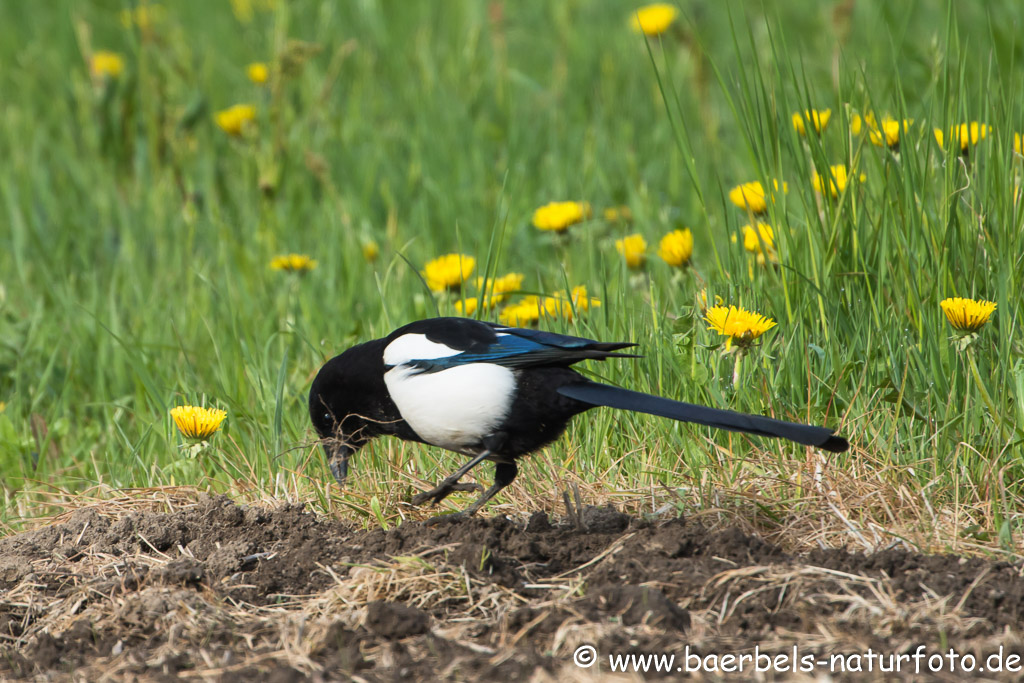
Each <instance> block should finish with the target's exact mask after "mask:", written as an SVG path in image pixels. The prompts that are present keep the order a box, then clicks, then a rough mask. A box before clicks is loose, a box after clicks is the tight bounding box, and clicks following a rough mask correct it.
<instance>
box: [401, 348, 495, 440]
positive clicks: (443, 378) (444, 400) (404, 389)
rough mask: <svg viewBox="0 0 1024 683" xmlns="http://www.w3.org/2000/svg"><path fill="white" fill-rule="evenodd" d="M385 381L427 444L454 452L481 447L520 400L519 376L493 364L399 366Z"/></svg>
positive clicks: (402, 410)
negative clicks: (517, 390) (426, 368)
mask: <svg viewBox="0 0 1024 683" xmlns="http://www.w3.org/2000/svg"><path fill="white" fill-rule="evenodd" d="M384 383H385V384H386V385H387V387H388V392H389V393H390V394H391V400H393V401H394V402H395V405H396V406H398V410H399V412H400V413H401V414H402V418H403V419H405V421H406V422H407V423H409V426H410V427H412V428H413V431H415V432H416V433H417V434H418V435H419V437H420V438H421V439H423V440H424V441H426V442H427V443H430V444H434V445H435V446H441V447H442V448H447V449H449V450H453V451H464V450H465V449H467V448H471V447H477V446H479V445H480V441H481V440H482V439H483V438H484V437H486V436H487V435H489V434H491V433H493V432H494V430H495V429H496V428H497V427H498V426H499V425H500V424H501V423H502V421H503V420H504V419H505V416H506V415H507V414H508V411H509V408H510V407H511V406H512V400H513V398H514V397H515V375H514V374H513V372H512V371H511V370H509V369H508V368H505V367H502V366H500V365H494V364H492V363H472V364H470V365H462V366H458V367H454V368H449V369H447V370H441V371H439V372H419V371H418V370H417V369H416V368H411V367H409V366H405V365H398V366H396V367H393V368H391V369H390V370H388V371H387V372H386V373H385V374H384Z"/></svg>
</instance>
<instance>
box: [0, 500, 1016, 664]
mask: <svg viewBox="0 0 1024 683" xmlns="http://www.w3.org/2000/svg"><path fill="white" fill-rule="evenodd" d="M580 519H581V520H582V521H581V522H580V528H577V527H574V526H571V525H569V524H568V523H556V522H553V521H552V520H549V519H548V518H547V517H546V516H545V515H542V514H536V515H534V516H533V517H531V518H530V519H529V521H528V522H513V521H509V520H507V519H504V518H490V519H488V518H480V517H477V518H471V519H463V520H457V521H451V522H443V523H440V524H436V525H434V526H428V525H424V524H421V523H411V522H410V523H406V524H403V525H402V526H400V527H398V528H395V529H391V530H387V531H384V530H380V529H377V530H371V531H363V530H359V529H356V528H354V527H352V526H350V525H347V524H345V523H342V522H339V521H336V520H331V519H325V518H322V517H317V516H314V515H312V514H309V513H307V512H305V511H304V510H303V509H302V508H301V507H296V506H291V507H281V508H279V509H276V510H263V509H257V508H242V507H239V506H236V505H235V504H234V503H232V502H231V501H230V500H228V499H227V498H224V497H219V498H204V499H203V500H201V501H200V502H199V503H197V504H194V505H191V506H188V507H186V508H184V509H180V510H177V511H175V512H172V513H154V512H132V513H129V514H126V515H124V516H122V517H120V518H112V517H111V516H109V515H106V514H101V513H100V512H98V511H97V510H95V509H83V510H80V511H78V512H76V513H75V514H74V515H73V516H71V518H70V519H69V520H68V521H66V522H64V523H61V524H56V525H53V526H48V527H43V528H40V529H38V530H35V531H31V532H27V533H22V534H18V535H15V536H11V537H8V538H4V539H0V678H3V679H5V680H10V679H32V678H44V679H47V680H96V679H98V678H99V677H101V676H103V675H107V676H109V677H114V678H128V679H132V680H171V679H177V678H179V677H186V678H197V679H207V680H272V681H291V680H306V679H307V678H313V679H316V680H339V679H340V680H345V679H348V678H349V677H351V676H357V677H359V678H362V679H364V680H394V679H399V678H401V679H411V680H420V679H434V678H443V679H462V680H475V679H479V678H484V679H498V680H507V681H519V680H565V679H566V678H567V677H572V678H573V679H575V680H579V679H581V678H591V677H599V676H601V675H607V674H609V673H610V672H611V668H610V664H609V661H608V655H610V654H627V653H638V652H642V653H665V654H674V655H676V656H677V657H678V658H679V659H678V661H677V662H676V666H679V665H682V663H683V662H682V657H683V655H684V652H685V650H684V648H686V647H687V646H688V647H689V648H690V649H689V652H691V653H696V654H697V655H699V656H701V657H705V656H707V655H711V654H718V655H724V654H727V653H734V654H737V655H739V654H742V653H754V652H755V649H754V648H755V646H756V647H757V648H758V650H757V652H761V653H768V654H770V655H773V656H774V655H775V654H779V653H789V652H791V651H792V648H793V647H799V648H800V655H805V654H813V655H815V657H817V658H818V659H824V658H828V657H830V656H831V655H834V654H855V653H864V652H866V651H867V648H869V647H870V648H872V649H873V651H874V652H881V653H883V654H885V655H888V654H901V653H913V652H915V649H916V648H917V647H918V646H919V645H924V646H925V647H926V648H927V649H928V652H929V653H930V654H931V653H945V652H946V651H947V650H948V649H949V648H950V647H952V648H954V649H955V650H956V651H957V653H958V654H959V655H960V656H963V655H965V654H968V653H971V654H973V655H974V656H975V657H976V658H977V662H978V663H979V664H982V665H983V664H984V662H985V658H986V657H987V656H988V655H990V654H991V653H992V652H997V651H998V648H999V647H1003V656H1004V658H1005V657H1007V656H1009V655H1010V654H1018V655H1024V647H1022V645H1021V642H1022V640H1021V637H1020V636H1021V629H1020V624H1021V621H1022V618H1024V578H1022V568H1021V567H1020V566H1018V565H1011V564H1008V563H1003V562H993V561H987V560H984V559H977V558H975V559H965V558H960V557H954V556H943V555H938V556H926V555H919V554H914V553H909V552H905V551H901V550H888V551H882V552H878V553H876V554H872V555H864V554H859V553H849V552H845V551H841V550H820V551H816V552H813V553H810V554H808V555H803V556H792V555H789V554H787V553H785V552H783V551H782V550H780V549H779V548H778V547H775V546H773V545H771V544H769V543H766V542H764V541H762V540H759V539H758V538H755V537H752V536H749V535H745V534H743V533H740V532H739V531H736V530H729V529H726V530H724V531H723V530H720V531H715V532H713V533H712V532H709V531H708V530H707V529H705V528H703V527H702V526H700V525H699V524H695V523H690V522H685V521H683V520H680V519H672V520H659V521H648V520H642V519H638V518H632V517H628V516H626V515H623V514H620V513H618V512H616V511H614V510H611V509H609V508H600V509H597V508H590V509H587V510H585V511H584V513H583V514H582V515H581V516H580ZM583 644H590V645H593V646H594V647H595V648H596V652H597V653H598V661H597V663H596V664H594V665H593V666H592V667H590V668H586V669H583V668H577V667H576V666H575V664H574V663H573V653H574V651H576V648H577V647H579V646H581V645H583ZM691 661H692V660H691ZM750 666H753V665H752V664H751V665H750ZM862 666H865V665H864V664H863V663H862ZM877 666H878V665H877V663H876V664H875V667H876V668H875V671H876V673H875V674H874V675H861V674H851V673H846V674H842V673H841V672H840V675H838V676H836V677H837V678H839V679H849V680H863V679H864V678H892V677H893V676H892V675H890V674H885V675H883V674H878V673H877ZM904 666H906V667H907V669H901V671H904V672H905V671H912V668H911V667H912V664H904ZM950 668H951V667H950V666H949V665H948V663H947V665H946V668H945V670H944V672H943V673H942V675H941V676H939V678H946V679H948V680H954V679H963V678H965V677H969V676H967V675H966V674H964V673H962V672H956V671H953V672H950ZM865 670H866V669H865ZM828 672H829V671H828V670H821V669H815V670H814V671H813V672H810V674H809V675H808V678H813V677H815V676H817V675H819V674H822V673H828ZM664 675H665V674H664V673H661V674H656V673H654V672H653V671H651V672H649V673H648V674H646V676H645V677H652V678H653V677H657V676H664ZM671 675H672V676H673V677H675V676H676V675H677V672H676V671H675V670H674V669H673V671H672V672H671ZM751 675H753V674H751ZM773 676H774V675H773V674H772V673H761V674H760V677H762V678H769V679H770V678H773ZM635 677H636V678H640V676H635ZM713 677H714V676H712V678H713ZM732 677H733V678H739V679H743V678H747V677H748V676H744V675H741V674H733V675H732ZM786 677H787V678H789V677H790V676H788V675H787V676H786ZM996 677H997V678H998V676H996ZM1008 677H1012V676H1008ZM918 678H920V679H921V680H925V678H926V676H924V675H923V674H922V675H921V676H919V677H918ZM927 678H929V679H934V676H932V675H930V674H929V675H928V676H927Z"/></svg>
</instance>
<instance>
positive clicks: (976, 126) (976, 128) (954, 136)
mask: <svg viewBox="0 0 1024 683" xmlns="http://www.w3.org/2000/svg"><path fill="white" fill-rule="evenodd" d="M991 130H992V127H991V126H989V125H988V124H985V123H978V122H977V121H971V122H970V123H961V124H960V125H959V126H953V128H951V129H950V131H949V139H950V145H959V147H960V153H961V154H967V153H968V150H969V149H970V147H971V146H972V145H976V144H978V143H979V142H980V141H982V140H984V139H985V138H986V137H988V134H989V132H991ZM934 132H935V141H936V142H938V143H939V147H942V148H943V149H945V148H946V146H945V135H943V133H942V129H941V128H936V129H935V131H934Z"/></svg>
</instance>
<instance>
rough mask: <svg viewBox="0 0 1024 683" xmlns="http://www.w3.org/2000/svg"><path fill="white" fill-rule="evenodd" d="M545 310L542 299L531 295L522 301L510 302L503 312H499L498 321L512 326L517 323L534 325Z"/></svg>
mask: <svg viewBox="0 0 1024 683" xmlns="http://www.w3.org/2000/svg"><path fill="white" fill-rule="evenodd" d="M543 311H544V304H543V302H542V301H541V300H540V297H539V296H534V295H530V296H528V297H524V298H523V300H522V301H519V302H517V303H514V304H509V305H508V306H506V307H505V308H503V309H502V310H501V313H499V314H498V322H500V323H501V324H502V325H510V326H512V327H515V326H517V325H532V324H533V323H535V322H537V321H538V320H540V316H541V313H542V312H543Z"/></svg>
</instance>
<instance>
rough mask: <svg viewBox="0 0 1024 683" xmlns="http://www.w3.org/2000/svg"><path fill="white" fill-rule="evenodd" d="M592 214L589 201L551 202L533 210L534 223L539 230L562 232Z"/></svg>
mask: <svg viewBox="0 0 1024 683" xmlns="http://www.w3.org/2000/svg"><path fill="white" fill-rule="evenodd" d="M590 214H591V209H590V203H589V202H550V203H548V204H545V205H544V206H542V207H540V208H539V209H537V210H536V211H534V212H533V225H534V227H536V228H537V229H538V230H553V231H555V232H562V231H563V230H565V229H567V228H568V227H569V226H570V225H575V224H576V223H579V222H581V221H583V220H585V219H587V218H590Z"/></svg>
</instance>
